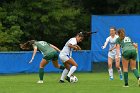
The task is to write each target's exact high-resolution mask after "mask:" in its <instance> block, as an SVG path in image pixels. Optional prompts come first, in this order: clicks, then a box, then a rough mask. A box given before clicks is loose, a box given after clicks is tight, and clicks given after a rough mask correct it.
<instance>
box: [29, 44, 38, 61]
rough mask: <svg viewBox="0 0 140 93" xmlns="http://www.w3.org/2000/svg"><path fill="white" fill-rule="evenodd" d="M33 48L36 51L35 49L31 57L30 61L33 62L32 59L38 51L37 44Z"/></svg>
mask: <svg viewBox="0 0 140 93" xmlns="http://www.w3.org/2000/svg"><path fill="white" fill-rule="evenodd" d="M33 49H34V51H33V55H32V58H31V60H30V62H29V63H32V61H33V60H34V57H35V55H36V52H37V46H33Z"/></svg>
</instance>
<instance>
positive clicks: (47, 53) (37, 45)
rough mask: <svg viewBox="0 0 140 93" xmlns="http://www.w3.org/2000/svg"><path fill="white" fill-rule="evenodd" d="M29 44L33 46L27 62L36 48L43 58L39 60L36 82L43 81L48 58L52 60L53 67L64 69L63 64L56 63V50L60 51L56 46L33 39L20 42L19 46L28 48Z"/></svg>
mask: <svg viewBox="0 0 140 93" xmlns="http://www.w3.org/2000/svg"><path fill="white" fill-rule="evenodd" d="M31 46H33V49H34V52H33V55H32V58H31V60H30V62H29V63H32V61H33V59H34V57H35V55H36V52H37V49H39V50H40V51H41V52H42V54H43V58H42V61H41V62H40V68H39V78H40V80H39V81H38V82H37V83H43V76H44V67H45V66H46V65H47V64H48V63H49V61H50V60H52V63H53V65H54V67H56V68H59V69H62V70H63V69H65V67H64V66H62V65H59V64H58V54H57V51H58V52H60V50H59V49H58V48H57V47H56V46H54V45H52V44H50V43H47V42H45V41H35V40H31V41H27V42H26V43H24V44H20V47H21V48H22V49H30V47H31Z"/></svg>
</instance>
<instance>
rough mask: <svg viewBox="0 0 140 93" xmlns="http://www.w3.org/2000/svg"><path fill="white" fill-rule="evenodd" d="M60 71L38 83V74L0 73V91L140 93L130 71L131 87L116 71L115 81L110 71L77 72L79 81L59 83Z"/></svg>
mask: <svg viewBox="0 0 140 93" xmlns="http://www.w3.org/2000/svg"><path fill="white" fill-rule="evenodd" d="M60 75H61V74H60V73H46V74H45V76H44V83H43V84H37V83H36V82H37V81H38V74H20V75H0V93H140V92H139V91H140V87H138V85H137V80H136V78H135V77H134V76H133V74H132V73H129V86H130V87H129V88H124V87H122V86H123V83H124V82H123V81H121V80H119V77H118V74H117V73H115V75H114V76H115V77H114V80H113V81H110V80H109V79H108V73H76V74H75V75H76V76H77V77H78V79H79V81H78V82H77V83H68V82H66V83H64V84H61V83H58V81H59V77H60Z"/></svg>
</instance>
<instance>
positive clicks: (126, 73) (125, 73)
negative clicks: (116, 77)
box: [124, 72, 128, 85]
mask: <svg viewBox="0 0 140 93" xmlns="http://www.w3.org/2000/svg"><path fill="white" fill-rule="evenodd" d="M124 83H125V85H128V72H124Z"/></svg>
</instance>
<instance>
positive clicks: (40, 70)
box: [39, 68, 44, 80]
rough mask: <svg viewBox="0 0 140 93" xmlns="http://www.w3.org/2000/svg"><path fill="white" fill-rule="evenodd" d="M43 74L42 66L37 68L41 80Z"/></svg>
mask: <svg viewBox="0 0 140 93" xmlns="http://www.w3.org/2000/svg"><path fill="white" fill-rule="evenodd" d="M43 76H44V68H40V69H39V78H40V80H43Z"/></svg>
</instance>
